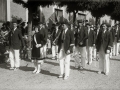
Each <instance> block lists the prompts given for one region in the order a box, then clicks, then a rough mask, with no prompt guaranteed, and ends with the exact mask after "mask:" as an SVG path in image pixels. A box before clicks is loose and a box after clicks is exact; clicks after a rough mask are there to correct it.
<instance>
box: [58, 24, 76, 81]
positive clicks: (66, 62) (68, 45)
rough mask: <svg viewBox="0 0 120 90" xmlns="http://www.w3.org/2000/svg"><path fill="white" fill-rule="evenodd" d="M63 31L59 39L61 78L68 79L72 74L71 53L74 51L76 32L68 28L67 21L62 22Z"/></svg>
mask: <svg viewBox="0 0 120 90" xmlns="http://www.w3.org/2000/svg"><path fill="white" fill-rule="evenodd" d="M62 29H63V30H62V31H61V34H60V36H59V39H58V53H59V56H58V58H59V61H60V75H59V76H58V77H59V78H64V80H66V79H68V77H69V74H70V55H71V53H72V52H73V51H72V50H73V46H74V34H73V33H72V31H71V30H69V29H68V26H67V23H65V22H64V23H63V24H62Z"/></svg>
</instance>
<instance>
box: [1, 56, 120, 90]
mask: <svg viewBox="0 0 120 90" xmlns="http://www.w3.org/2000/svg"><path fill="white" fill-rule="evenodd" d="M49 57H50V56H49ZM41 68H42V71H41V73H40V74H33V73H32V71H33V70H34V68H33V63H31V62H30V61H25V60H21V67H20V70H18V71H11V70H9V65H6V64H0V90H120V56H117V57H112V59H111V60H110V74H109V75H108V76H106V75H104V74H97V71H98V61H93V63H92V65H90V66H89V65H87V66H86V69H85V70H83V71H79V70H77V69H75V68H74V60H73V59H72V60H71V71H70V77H69V78H68V79H67V80H63V79H62V78H57V76H58V75H59V62H58V61H56V60H51V59H46V60H45V63H44V64H43V65H42V67H41Z"/></svg>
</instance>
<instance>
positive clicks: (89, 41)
mask: <svg viewBox="0 0 120 90" xmlns="http://www.w3.org/2000/svg"><path fill="white" fill-rule="evenodd" d="M86 27H87V31H88V39H87V40H86V49H87V59H88V64H89V65H91V64H92V60H93V57H92V56H93V50H94V49H93V47H95V33H94V31H93V27H92V26H91V25H90V24H89V23H87V24H86Z"/></svg>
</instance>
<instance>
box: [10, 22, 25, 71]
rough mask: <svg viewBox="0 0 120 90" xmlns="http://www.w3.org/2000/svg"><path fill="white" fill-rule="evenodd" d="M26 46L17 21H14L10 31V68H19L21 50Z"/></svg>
mask: <svg viewBox="0 0 120 90" xmlns="http://www.w3.org/2000/svg"><path fill="white" fill-rule="evenodd" d="M21 45H22V47H24V46H25V44H24V40H23V38H22V33H21V30H20V28H18V27H17V21H13V29H12V30H11V31H10V33H9V48H10V50H9V59H10V66H11V67H10V70H17V69H19V67H20V54H19V50H20V48H21Z"/></svg>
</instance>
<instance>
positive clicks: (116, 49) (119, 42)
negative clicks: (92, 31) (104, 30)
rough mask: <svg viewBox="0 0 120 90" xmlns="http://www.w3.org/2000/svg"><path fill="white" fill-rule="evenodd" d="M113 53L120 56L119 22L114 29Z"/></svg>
mask: <svg viewBox="0 0 120 90" xmlns="http://www.w3.org/2000/svg"><path fill="white" fill-rule="evenodd" d="M112 33H113V37H114V41H113V55H114V56H118V54H119V46H120V27H119V25H118V24H116V25H115V29H113V32H112Z"/></svg>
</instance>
